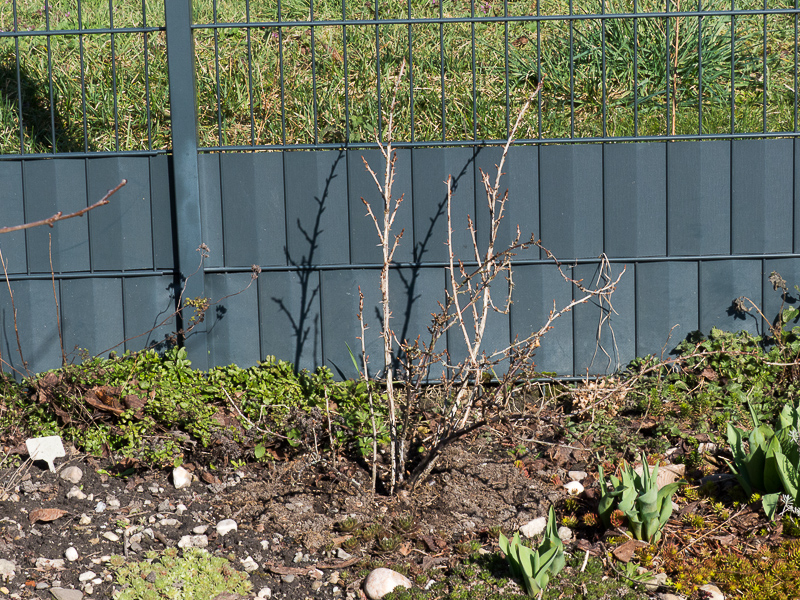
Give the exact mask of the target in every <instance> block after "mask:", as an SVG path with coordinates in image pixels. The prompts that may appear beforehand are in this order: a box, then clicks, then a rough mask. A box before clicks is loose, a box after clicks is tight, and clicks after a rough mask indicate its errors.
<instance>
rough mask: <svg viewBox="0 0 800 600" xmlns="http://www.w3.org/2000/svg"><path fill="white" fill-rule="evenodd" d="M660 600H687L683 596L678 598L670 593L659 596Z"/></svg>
mask: <svg viewBox="0 0 800 600" xmlns="http://www.w3.org/2000/svg"><path fill="white" fill-rule="evenodd" d="M658 597H659V599H660V600H686V598H684V597H683V596H676V595H675V594H670V593H669V592H664V593H662V594H658Z"/></svg>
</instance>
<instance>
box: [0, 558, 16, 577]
mask: <svg viewBox="0 0 800 600" xmlns="http://www.w3.org/2000/svg"><path fill="white" fill-rule="evenodd" d="M16 570H17V565H15V564H14V563H13V562H11V561H10V560H6V559H4V558H0V577H2V578H3V581H11V580H12V579H14V575H16Z"/></svg>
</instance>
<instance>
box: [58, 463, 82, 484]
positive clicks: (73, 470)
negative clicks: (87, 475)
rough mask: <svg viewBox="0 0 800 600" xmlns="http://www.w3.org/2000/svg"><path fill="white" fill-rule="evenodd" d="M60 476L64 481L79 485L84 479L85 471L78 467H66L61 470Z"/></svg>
mask: <svg viewBox="0 0 800 600" xmlns="http://www.w3.org/2000/svg"><path fill="white" fill-rule="evenodd" d="M58 476H59V477H61V479H63V480H64V481H69V482H70V483H78V482H79V481H80V480H81V479H82V478H83V471H81V470H80V469H79V468H78V467H76V466H71V467H65V468H63V469H61V473H59V474H58Z"/></svg>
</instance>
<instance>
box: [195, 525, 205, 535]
mask: <svg viewBox="0 0 800 600" xmlns="http://www.w3.org/2000/svg"><path fill="white" fill-rule="evenodd" d="M206 531H208V525H198V526H197V527H195V528H194V529H192V533H195V534H197V535H203V534H204V533H205V532H206Z"/></svg>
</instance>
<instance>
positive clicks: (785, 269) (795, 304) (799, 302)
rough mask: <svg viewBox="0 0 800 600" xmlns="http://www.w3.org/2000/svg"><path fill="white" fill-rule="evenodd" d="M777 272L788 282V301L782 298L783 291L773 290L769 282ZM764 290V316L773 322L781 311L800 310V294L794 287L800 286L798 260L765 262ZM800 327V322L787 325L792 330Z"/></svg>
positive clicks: (784, 259) (788, 259) (799, 264)
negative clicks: (771, 276)
mask: <svg viewBox="0 0 800 600" xmlns="http://www.w3.org/2000/svg"><path fill="white" fill-rule="evenodd" d="M773 271H775V272H776V273H778V274H779V275H780V276H781V277H783V279H784V280H785V281H786V287H787V288H788V290H787V291H786V301H785V302H784V300H783V298H782V295H783V293H782V290H780V289H778V290H775V289H773V286H772V284H771V283H770V281H769V277H770V274H771V273H772V272H773ZM762 284H763V287H762V290H763V292H762V293H763V298H764V308H763V310H764V316H766V317H767V318H768V319H770V320H772V319H774V318H775V317H777V316H778V313H779V312H780V311H781V309H788V308H800V292H798V291H797V290H796V289H794V286H796V285H800V261H799V260H797V259H796V258H777V259H772V260H765V261H764V271H763V274H762ZM797 325H800V320H798V321H797V322H792V323H789V324H787V328H788V329H791V328H792V327H795V326H797Z"/></svg>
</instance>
